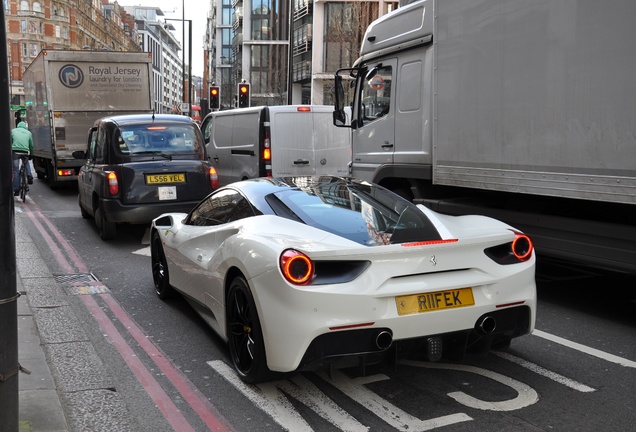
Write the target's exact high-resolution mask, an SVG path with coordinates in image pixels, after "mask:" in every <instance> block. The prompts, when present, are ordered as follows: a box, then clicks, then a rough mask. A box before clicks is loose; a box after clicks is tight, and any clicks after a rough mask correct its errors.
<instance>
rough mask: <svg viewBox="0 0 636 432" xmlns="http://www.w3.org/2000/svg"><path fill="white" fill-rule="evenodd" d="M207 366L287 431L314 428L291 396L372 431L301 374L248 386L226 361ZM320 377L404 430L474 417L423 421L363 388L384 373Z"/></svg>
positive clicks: (341, 425)
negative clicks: (356, 377)
mask: <svg viewBox="0 0 636 432" xmlns="http://www.w3.org/2000/svg"><path fill="white" fill-rule="evenodd" d="M208 365H210V367H212V368H213V369H214V370H216V371H217V372H218V373H219V374H220V375H221V376H223V377H224V378H225V379H227V380H228V381H229V382H230V383H231V384H232V385H234V387H236V389H237V390H239V391H240V392H241V393H243V395H245V396H246V397H247V398H248V399H249V400H250V401H252V402H253V403H254V404H255V405H256V406H257V407H259V408H260V409H261V410H263V411H264V412H266V413H267V414H269V415H270V416H271V417H272V419H273V420H274V421H275V422H276V423H278V424H279V425H280V426H282V427H283V428H285V429H287V430H288V431H293V432H296V431H299V432H310V431H313V429H312V428H311V426H309V424H307V422H306V421H305V420H304V419H303V417H302V416H301V415H300V414H299V413H298V411H296V409H295V408H294V406H293V404H292V403H291V402H290V401H289V397H293V398H294V399H296V400H297V401H299V402H301V403H303V404H304V405H305V406H307V407H308V408H310V409H311V410H313V411H314V412H315V413H316V414H318V415H319V416H321V417H322V418H323V419H325V420H326V421H328V422H329V423H331V424H332V425H333V426H334V427H335V428H337V429H340V430H342V431H347V432H349V431H353V432H357V431H359V432H366V431H368V430H369V428H368V427H367V426H364V425H363V424H361V423H360V422H359V421H357V420H356V419H355V418H353V417H352V416H351V415H350V414H349V413H347V412H346V411H345V410H343V409H342V408H341V407H340V406H338V405H337V404H336V403H335V402H334V401H333V400H331V399H330V398H329V397H328V396H327V395H325V394H324V393H323V392H321V391H320V390H319V389H318V388H317V387H316V386H315V385H314V384H313V383H312V382H311V381H309V380H308V379H306V378H305V377H304V376H302V375H295V376H293V377H291V378H290V379H289V380H279V381H274V382H269V383H263V384H258V385H248V384H245V383H244V382H242V381H241V380H240V379H239V378H238V376H237V375H236V373H235V372H234V369H232V368H231V367H230V366H228V365H227V364H225V363H224V362H222V361H220V360H215V361H209V362H208ZM318 376H320V377H321V378H322V379H324V380H325V381H326V382H328V383H331V384H332V385H334V386H335V387H336V388H338V389H339V390H341V391H342V392H343V393H344V394H346V395H347V396H348V397H349V398H351V399H353V400H354V401H356V402H357V403H359V404H360V405H362V406H363V407H365V408H367V409H368V410H370V411H371V412H372V413H373V414H375V415H376V416H378V417H380V418H381V419H382V420H384V421H385V422H387V423H388V424H390V425H392V426H393V427H395V428H396V429H398V430H400V431H403V432H407V431H409V432H418V431H428V430H431V429H435V428H438V427H442V426H446V425H450V424H454V423H459V422H464V421H470V420H472V418H471V417H469V416H468V415H466V414H463V413H459V414H452V415H448V416H442V417H438V418H434V419H430V420H424V421H423V420H420V419H418V418H416V417H414V416H412V415H410V414H408V413H406V412H404V411H402V410H401V409H399V408H397V407H396V406H394V405H393V404H391V403H390V402H388V401H386V400H385V399H383V398H381V397H380V396H379V395H377V394H375V393H373V392H372V391H370V390H369V389H367V388H365V387H364V385H365V384H368V383H371V382H375V381H380V380H385V379H389V378H388V377H387V376H385V375H374V376H369V377H361V378H358V379H350V378H348V377H347V376H346V375H344V374H343V373H342V372H339V371H334V373H333V379H329V378H328V377H327V376H326V374H324V373H320V374H318Z"/></svg>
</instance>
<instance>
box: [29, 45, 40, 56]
mask: <svg viewBox="0 0 636 432" xmlns="http://www.w3.org/2000/svg"><path fill="white" fill-rule="evenodd" d="M30 48H31V50H30V52H29V53H30V55H31V57H35V56H37V55H38V44H34V43H32V44H30Z"/></svg>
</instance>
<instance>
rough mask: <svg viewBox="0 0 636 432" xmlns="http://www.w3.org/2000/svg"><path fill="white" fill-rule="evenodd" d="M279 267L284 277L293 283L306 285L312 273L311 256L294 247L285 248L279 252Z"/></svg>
mask: <svg viewBox="0 0 636 432" xmlns="http://www.w3.org/2000/svg"><path fill="white" fill-rule="evenodd" d="M280 269H281V271H282V272H283V276H284V277H285V279H286V280H287V281H289V282H290V283H293V284H294V285H306V284H307V283H309V282H310V281H311V278H312V277H313V275H314V263H313V261H312V260H311V258H309V257H308V256H307V255H305V254H304V253H302V252H299V251H297V250H294V249H287V250H286V251H284V252H283V253H282V254H281V256H280Z"/></svg>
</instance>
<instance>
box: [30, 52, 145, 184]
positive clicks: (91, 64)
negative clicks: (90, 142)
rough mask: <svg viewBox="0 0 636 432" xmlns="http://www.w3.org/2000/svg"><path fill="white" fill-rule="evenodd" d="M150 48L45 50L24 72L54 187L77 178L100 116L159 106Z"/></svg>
mask: <svg viewBox="0 0 636 432" xmlns="http://www.w3.org/2000/svg"><path fill="white" fill-rule="evenodd" d="M152 89H153V86H152V59H151V57H150V55H149V54H148V53H139V52H111V51H85V50H83V51H71V50H42V51H41V52H40V54H39V55H38V56H37V57H36V58H35V59H34V60H33V62H32V63H31V64H30V65H29V66H28V67H27V69H26V70H25V72H24V93H25V97H26V120H27V123H28V125H29V129H30V130H31V132H32V134H33V147H34V157H33V166H34V167H35V170H36V173H37V177H38V178H39V179H44V178H45V177H46V178H47V180H48V182H49V185H50V186H51V187H55V186H59V185H61V184H64V183H65V182H76V181H77V174H78V172H79V169H80V167H81V166H82V165H84V162H85V160H82V159H75V158H73V152H74V151H76V150H86V148H87V143H86V136H87V134H88V131H89V129H90V128H91V127H92V126H93V124H94V123H95V120H97V119H99V118H101V117H104V116H110V115H113V114H124V113H149V112H152V108H153V97H152Z"/></svg>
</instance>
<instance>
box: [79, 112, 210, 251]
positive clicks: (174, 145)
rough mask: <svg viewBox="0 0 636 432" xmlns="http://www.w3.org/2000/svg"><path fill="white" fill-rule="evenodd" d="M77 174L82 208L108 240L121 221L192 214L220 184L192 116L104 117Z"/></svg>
mask: <svg viewBox="0 0 636 432" xmlns="http://www.w3.org/2000/svg"><path fill="white" fill-rule="evenodd" d="M73 156H74V157H75V158H78V159H84V158H85V159H86V163H85V164H84V166H82V168H81V170H80V173H79V176H78V189H79V207H80V210H81V213H82V216H83V217H84V218H90V217H94V218H95V222H96V225H97V229H98V231H99V234H100V237H101V238H102V239H103V240H110V239H113V238H114V237H115V235H116V227H117V224H119V223H130V224H147V223H150V222H151V221H152V220H153V219H154V218H155V217H157V216H159V215H161V214H162V213H166V212H189V211H190V209H192V208H193V207H194V206H195V205H196V204H197V203H198V202H199V201H201V200H202V199H203V198H205V197H206V196H207V195H208V194H209V193H210V192H212V191H213V190H214V189H216V188H217V187H218V177H217V175H216V171H215V170H214V168H213V167H212V166H211V165H210V163H209V162H208V159H207V155H206V150H205V145H204V142H203V136H202V134H201V130H200V129H199V127H198V126H197V124H196V123H195V122H194V121H193V120H192V119H191V118H190V117H187V116H180V115H173V114H135V115H117V116H111V117H104V118H101V119H99V120H97V121H96V122H95V124H94V126H93V127H92V128H91V129H90V131H89V134H88V149H87V151H86V152H84V151H77V152H74V153H73Z"/></svg>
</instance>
